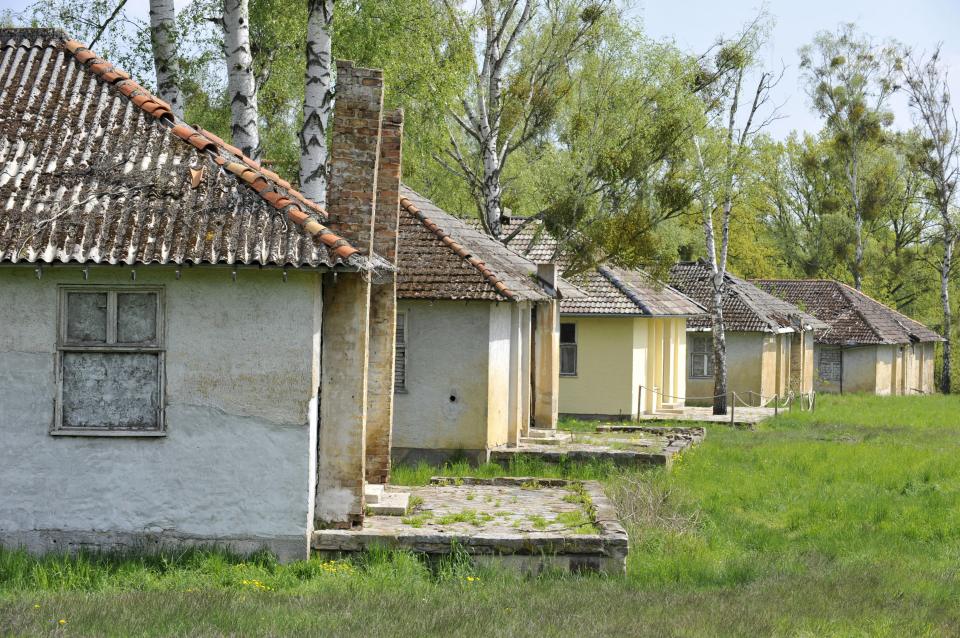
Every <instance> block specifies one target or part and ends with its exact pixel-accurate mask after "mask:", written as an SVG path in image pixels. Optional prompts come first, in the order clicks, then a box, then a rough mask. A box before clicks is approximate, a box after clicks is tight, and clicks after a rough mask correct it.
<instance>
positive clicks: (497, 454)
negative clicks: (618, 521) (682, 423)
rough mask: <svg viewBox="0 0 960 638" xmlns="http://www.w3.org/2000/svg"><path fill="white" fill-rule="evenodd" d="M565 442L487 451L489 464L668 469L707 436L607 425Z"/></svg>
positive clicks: (688, 430)
mask: <svg viewBox="0 0 960 638" xmlns="http://www.w3.org/2000/svg"><path fill="white" fill-rule="evenodd" d="M572 434H573V439H572V440H571V441H570V442H568V443H560V444H553V445H542V444H526V443H521V444H520V445H518V446H516V447H507V446H502V447H497V448H494V449H492V450H490V461H491V462H493V463H499V464H501V465H503V466H504V467H509V465H510V462H511V460H513V459H514V458H516V457H517V456H524V457H533V458H536V459H539V460H541V461H546V462H548V463H560V462H564V461H566V462H571V461H572V462H579V463H584V462H589V461H611V462H613V463H614V464H615V465H618V466H622V467H635V466H638V465H654V466H657V465H659V466H664V467H668V468H669V467H670V466H671V464H672V463H673V458H674V457H675V456H676V455H677V454H679V453H681V452H683V451H684V450H686V449H688V448H689V447H691V446H692V445H696V444H697V443H699V442H701V441H702V440H703V438H704V436H705V435H706V432H705V431H704V429H703V428H702V427H650V426H637V425H619V424H609V425H605V426H599V427H598V428H597V432H596V433H593V432H574V433H572Z"/></svg>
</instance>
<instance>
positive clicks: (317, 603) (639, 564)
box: [0, 395, 960, 637]
mask: <svg viewBox="0 0 960 638" xmlns="http://www.w3.org/2000/svg"><path fill="white" fill-rule="evenodd" d="M958 408H960V399H957V398H954V397H944V396H935V397H874V396H850V395H848V396H843V397H833V396H822V397H820V399H819V400H818V406H817V411H816V412H814V413H809V412H799V411H793V412H791V413H784V414H781V416H780V417H779V418H778V419H776V420H773V421H770V422H768V423H766V424H764V425H762V426H761V427H760V428H759V429H758V430H757V431H746V430H731V429H729V428H726V427H724V426H709V433H708V436H707V438H706V440H705V441H704V442H703V443H702V444H701V445H699V446H698V447H696V448H694V449H693V450H692V451H690V452H688V453H687V454H685V455H684V459H683V462H682V463H679V464H677V465H675V466H674V469H673V470H672V471H671V472H663V471H660V470H657V471H647V472H640V473H637V472H622V471H621V472H619V473H611V474H610V475H609V477H608V479H607V481H606V483H607V490H608V493H609V494H610V495H611V496H612V497H615V498H616V499H617V502H618V505H619V506H620V507H621V516H625V514H626V513H629V514H630V518H629V522H628V531H629V533H630V535H631V550H630V555H629V557H628V568H627V575H626V576H625V577H619V578H618V577H612V578H611V577H595V576H570V575H562V574H556V573H545V574H542V575H540V576H531V577H526V576H522V575H519V574H517V573H514V572H511V571H507V570H502V569H497V568H495V567H486V568H482V567H479V566H477V565H474V564H473V563H472V561H471V560H470V559H469V556H467V555H466V554H465V553H464V552H462V551H458V552H455V553H454V555H452V556H451V557H448V558H446V559H444V560H442V561H440V562H438V563H431V562H429V561H427V560H425V559H424V558H423V557H418V556H415V555H413V554H411V553H407V552H398V551H391V550H386V549H383V548H371V549H370V550H369V551H368V552H367V553H365V554H361V555H358V556H355V557H352V558H350V559H347V560H331V559H329V558H314V559H311V560H309V561H296V562H293V563H290V564H283V565H281V564H278V563H277V562H276V561H274V560H272V559H271V558H270V557H269V556H267V555H259V556H254V557H239V556H233V555H230V554H227V553H223V552H218V551H211V550H203V551H199V550H191V551H186V552H182V553H178V554H166V555H143V554H126V555H103V554H89V553H81V554H80V555H79V556H78V557H74V558H68V557H65V556H62V555H51V556H47V557H43V558H35V557H32V556H28V555H27V554H26V553H24V552H22V551H17V550H0V633H3V634H4V635H46V634H52V633H56V632H59V633H64V634H66V633H75V634H78V635H104V636H128V635H147V636H152V635H157V636H160V635H244V636H270V635H277V634H297V635H305V634H317V635H330V634H348V633H351V634H352V633H358V634H359V633H370V631H371V627H373V628H375V630H374V633H383V634H388V635H393V634H410V635H451V633H452V634H454V635H460V634H463V635H466V634H469V635H495V636H500V635H503V636H508V635H509V636H553V635H570V634H571V633H583V634H584V635H593V634H602V635H637V634H638V633H639V634H641V635H685V636H716V635H750V636H755V635H818V636H820V635H838V636H839V635H843V636H860V635H870V636H890V637H895V636H902V635H926V636H940V635H956V634H957V633H958V631H960V609H958V607H957V605H956V604H955V603H956V600H957V598H958V596H960V578H958V575H957V570H956V565H957V557H958V547H960V467H958V465H957V463H956V462H955V460H956V455H957V452H958V447H960V417H958V415H960V409H958ZM616 485H621V486H624V487H625V488H627V489H623V490H620V491H617V490H615V489H614V486H616ZM629 496H634V497H637V498H633V500H632V501H631V502H629V503H628V502H627V501H626V500H622V499H627V498H628V497H629ZM508 507H509V505H508ZM570 519H571V522H573V521H572V519H573V517H572V516H571V517H570ZM258 583H259V586H258ZM105 609H106V610H109V613H105V611H104V610H105ZM411 609H416V610H417V613H413V614H411V613H410V610H411ZM59 619H64V620H66V624H65V625H64V626H63V627H60V626H59V625H58V620H59ZM451 628H455V629H451Z"/></svg>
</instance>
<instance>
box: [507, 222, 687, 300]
mask: <svg viewBox="0 0 960 638" xmlns="http://www.w3.org/2000/svg"><path fill="white" fill-rule="evenodd" d="M516 228H517V224H516V223H514V224H510V223H507V224H505V225H504V226H503V233H504V236H505V237H507V236H509V235H510V233H512V232H513V231H514V230H515V229H516ZM508 245H509V246H510V248H511V249H513V250H515V251H517V252H518V253H520V254H521V255H523V256H524V257H526V258H528V259H530V260H531V261H534V262H536V263H549V262H556V263H558V264H560V265H561V267H562V266H563V264H564V259H563V255H561V254H560V253H559V250H558V243H557V240H556V239H555V238H554V237H553V236H552V235H550V233H548V232H547V231H546V229H545V228H544V227H543V225H542V224H539V223H536V222H534V223H530V224H527V225H526V226H525V227H524V228H522V229H521V230H520V231H519V232H518V233H517V235H516V236H515V237H513V239H511V240H510V242H509V244H508ZM572 281H573V283H575V284H577V285H578V286H579V287H580V288H581V289H582V290H584V291H585V292H586V293H587V294H586V296H585V297H582V298H577V299H564V300H563V301H561V302H560V312H562V313H564V314H571V315H577V314H579V315H615V316H637V317H666V316H674V317H675V316H697V315H701V314H703V313H704V312H705V310H704V309H703V307H702V306H700V305H699V304H698V303H696V302H695V301H693V300H692V299H690V298H689V297H687V296H686V295H683V294H682V293H680V292H679V291H677V290H674V289H673V288H671V287H670V286H667V285H665V284H663V283H661V282H659V281H657V280H656V279H654V278H653V277H651V276H650V275H648V274H646V273H644V272H643V271H640V270H626V269H624V268H615V267H612V266H601V267H599V268H597V269H596V270H592V271H589V272H586V273H583V274H581V275H578V276H576V277H573V278H572Z"/></svg>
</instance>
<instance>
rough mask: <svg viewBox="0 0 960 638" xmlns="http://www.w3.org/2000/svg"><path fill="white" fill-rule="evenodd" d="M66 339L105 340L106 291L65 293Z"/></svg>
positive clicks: (81, 340)
mask: <svg viewBox="0 0 960 638" xmlns="http://www.w3.org/2000/svg"><path fill="white" fill-rule="evenodd" d="M67 341H69V342H70V343H90V344H95V343H106V342H107V293H89V292H71V293H69V294H68V295H67Z"/></svg>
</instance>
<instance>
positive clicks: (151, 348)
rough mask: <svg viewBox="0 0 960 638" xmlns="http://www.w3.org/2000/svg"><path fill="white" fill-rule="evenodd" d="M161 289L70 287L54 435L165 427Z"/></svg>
mask: <svg viewBox="0 0 960 638" xmlns="http://www.w3.org/2000/svg"><path fill="white" fill-rule="evenodd" d="M161 304H162V290H161V289H159V288H118V289H106V288H103V287H94V286H89V287H64V288H62V289H61V294H60V331H59V340H58V348H57V349H58V357H57V359H58V370H57V372H58V382H59V388H58V390H59V391H58V398H57V417H56V423H55V424H54V429H53V433H54V434H74V435H75V434H88V435H92V434H96V435H109V434H117V435H130V434H140V435H156V434H162V433H163V357H164V348H163V334H162V332H163V331H162V329H161V328H162V322H161V317H162V314H161Z"/></svg>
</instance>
